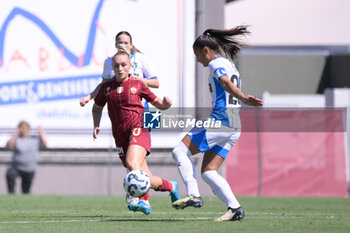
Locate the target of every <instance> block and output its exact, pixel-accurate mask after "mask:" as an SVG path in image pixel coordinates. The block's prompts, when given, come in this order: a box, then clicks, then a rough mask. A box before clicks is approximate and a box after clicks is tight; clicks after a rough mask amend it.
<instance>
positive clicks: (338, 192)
mask: <svg viewBox="0 0 350 233" xmlns="http://www.w3.org/2000/svg"><path fill="white" fill-rule="evenodd" d="M0 2H1V11H0V116H1V121H0V194H6V193H7V188H6V182H5V171H6V167H7V164H8V162H9V161H10V159H11V152H10V151H8V150H6V149H5V148H4V146H5V143H6V141H7V139H8V138H9V137H10V135H11V134H12V133H13V132H14V131H15V128H16V125H17V123H18V121H20V120H27V121H29V122H30V123H31V124H32V126H33V127H35V126H36V125H41V126H43V128H44V129H45V130H46V132H47V134H48V141H49V146H48V149H46V150H44V151H42V152H41V153H40V157H39V167H38V170H37V173H36V177H35V180H34V184H33V188H32V193H33V194H86V195H94V194H102V195H111V194H113V195H115V194H123V193H124V191H123V189H122V177H123V176H124V175H125V168H123V167H122V165H121V163H120V162H119V159H118V158H117V153H116V151H115V150H114V142H113V139H112V136H111V132H110V130H109V119H108V117H107V115H104V118H103V119H102V123H103V125H102V127H103V129H102V132H101V136H100V138H98V140H96V141H93V140H92V136H91V135H92V117H91V107H92V102H90V103H89V104H88V105H87V106H86V107H84V108H81V107H80V106H79V98H80V97H82V96H85V95H86V94H88V93H90V92H91V91H92V90H93V89H94V87H95V86H96V85H97V84H98V83H99V82H100V74H101V72H102V65H103V60H104V59H105V58H106V57H107V56H111V55H113V53H114V52H115V48H114V37H115V34H116V33H118V32H119V31H121V30H127V31H129V32H130V33H131V35H132V36H133V43H134V44H135V46H136V47H137V48H139V49H140V50H141V51H142V52H144V53H145V54H146V55H147V56H148V57H149V58H150V60H151V62H152V65H154V66H155V69H156V70H157V71H158V74H159V75H158V76H159V80H160V88H159V89H157V90H154V92H155V93H156V94H157V95H159V96H163V95H167V96H169V97H170V98H172V99H173V102H174V107H178V109H179V114H183V113H184V112H182V111H185V110H186V109H188V108H202V107H204V108H205V107H208V106H210V102H209V101H210V100H209V98H208V96H209V94H208V90H207V82H206V79H207V73H206V72H207V71H206V70H205V69H204V68H203V67H202V66H201V65H198V64H196V63H195V58H194V55H193V52H192V47H191V46H192V43H193V41H194V39H195V38H196V36H197V35H199V34H200V33H201V32H203V31H204V30H205V29H207V28H230V27H234V26H237V25H240V24H246V25H250V30H251V36H249V37H247V38H246V39H247V42H248V44H249V45H250V47H249V48H246V49H244V50H242V53H241V55H240V56H239V58H238V60H237V61H236V62H237V63H236V64H237V67H238V69H239V71H240V73H241V77H242V84H243V85H242V89H243V91H244V92H245V93H247V94H248V93H249V94H253V95H256V96H258V97H261V98H263V100H264V107H263V108H262V109H259V110H255V109H254V110H252V109H245V108H243V110H242V112H241V116H242V121H243V127H244V128H243V132H242V137H241V139H240V140H239V142H238V144H237V145H236V146H235V148H234V149H233V150H232V151H231V155H230V157H229V159H228V160H227V162H226V166H225V167H223V168H222V170H221V171H220V172H221V173H222V174H224V175H225V176H226V177H227V179H228V180H229V182H230V184H231V186H232V188H233V190H234V192H235V193H236V194H238V195H249V196H339V197H344V196H348V192H349V188H348V187H349V180H350V178H349V176H350V175H349V174H350V158H349V151H350V150H349V145H350V136H349V134H348V132H349V129H350V128H349V125H350V124H349V122H350V117H349V116H350V114H349V113H350V89H349V88H350V69H349V66H350V31H349V30H348V29H347V27H348V22H349V21H350V15H349V14H348V12H349V10H350V2H349V1H347V0H334V1H327V0H321V1H319V0H309V1H307V2H306V1H302V0H295V1H290V0H285V1H280V0H264V1H261V0H234V1H224V0H215V1H212V0H186V1H185V0H167V1H164V0H89V1H83V0H76V1H68V0H61V1H44V0H31V1H25V0H14V1H4V0H0ZM62 12H64V17H62ZM77 16H78V17H77ZM181 109H182V110H181ZM183 135H184V133H182V132H162V131H157V130H154V132H152V145H153V153H152V156H150V157H149V158H148V161H149V163H150V166H151V169H152V171H153V172H154V173H155V174H158V175H160V176H162V177H164V178H167V179H173V178H175V179H177V180H179V181H180V177H179V175H178V172H177V168H176V165H175V163H174V162H173V160H172V157H171V149H172V148H173V147H174V146H175V145H176V144H177V143H178V142H179V141H180V139H181V138H182V137H183ZM194 160H195V162H196V166H197V168H198V169H197V171H199V170H200V169H199V167H200V162H201V156H198V155H197V156H195V157H194ZM198 177H200V176H198ZM180 183H181V182H180ZM199 183H200V189H201V192H202V194H203V195H212V193H211V191H210V189H209V187H208V186H207V185H206V184H205V183H204V182H203V181H202V180H201V179H200V178H199ZM180 190H181V191H180V193H181V194H182V195H184V194H185V191H184V186H183V185H182V184H181V185H180Z"/></svg>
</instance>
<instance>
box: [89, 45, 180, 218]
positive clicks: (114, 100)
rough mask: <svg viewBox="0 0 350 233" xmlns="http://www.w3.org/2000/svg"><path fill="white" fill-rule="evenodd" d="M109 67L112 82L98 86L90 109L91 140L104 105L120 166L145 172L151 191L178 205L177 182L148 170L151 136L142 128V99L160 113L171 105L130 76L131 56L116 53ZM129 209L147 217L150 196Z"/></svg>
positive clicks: (167, 100) (97, 127)
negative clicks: (91, 120)
mask: <svg viewBox="0 0 350 233" xmlns="http://www.w3.org/2000/svg"><path fill="white" fill-rule="evenodd" d="M112 67H113V70H114V73H115V78H114V79H112V80H111V81H108V82H104V83H103V84H102V85H101V87H100V88H99V92H98V94H97V96H96V97H95V104H94V106H93V108H92V115H93V121H94V131H93V137H94V139H96V138H97V134H98V133H99V131H100V128H99V126H100V121H101V116H102V110H103V108H104V106H105V104H106V103H107V106H108V115H109V118H110V120H111V123H112V132H113V137H114V139H115V143H116V147H117V149H118V152H119V157H120V159H121V160H122V162H123V165H124V166H125V167H127V168H128V169H129V170H130V171H133V170H143V171H145V172H146V173H147V174H148V175H149V176H150V179H151V188H152V189H154V190H155V191H162V192H166V191H167V192H170V196H171V201H172V202H174V201H177V200H179V199H180V195H179V193H178V184H177V182H176V181H175V180H174V181H171V182H169V181H167V180H164V179H162V178H160V177H158V176H153V175H152V173H151V171H150V170H149V168H148V165H147V162H146V156H147V155H148V154H149V153H150V152H151V136H150V131H149V129H146V128H143V113H144V111H145V109H144V106H143V104H142V102H141V99H142V98H143V99H146V100H147V101H148V102H150V103H151V104H152V105H153V106H155V107H156V108H158V109H160V110H165V109H168V108H169V107H170V106H171V104H172V102H171V100H170V99H169V98H167V97H164V98H163V99H160V98H158V97H157V96H156V95H154V94H153V93H152V92H151V91H150V90H149V88H148V87H147V86H146V85H145V83H144V82H142V81H141V80H140V79H137V78H134V76H133V75H130V74H129V70H130V68H131V62H130V55H129V54H128V52H126V51H123V49H119V50H118V52H117V53H116V55H114V56H113V58H112ZM128 208H129V210H132V211H141V212H143V213H145V214H150V213H151V212H152V208H151V205H150V204H149V194H148V193H147V194H146V195H145V196H143V197H140V199H139V201H138V203H130V204H129V205H128Z"/></svg>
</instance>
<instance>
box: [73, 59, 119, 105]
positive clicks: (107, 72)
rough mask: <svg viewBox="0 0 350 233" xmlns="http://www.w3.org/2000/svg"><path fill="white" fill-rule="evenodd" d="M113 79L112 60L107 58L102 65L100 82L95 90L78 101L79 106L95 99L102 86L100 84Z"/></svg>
mask: <svg viewBox="0 0 350 233" xmlns="http://www.w3.org/2000/svg"><path fill="white" fill-rule="evenodd" d="M113 77H114V72H113V70H112V58H110V57H109V58H107V59H106V60H105V61H104V64H103V73H102V81H101V83H100V84H99V85H97V87H96V88H95V90H93V91H92V92H91V93H90V94H89V95H87V96H84V97H83V98H81V99H80V101H79V102H80V106H82V107H84V106H85V105H86V104H87V103H88V102H89V101H90V100H92V99H95V97H96V96H97V94H98V91H99V90H100V87H101V85H102V83H104V82H105V81H108V80H111V79H112V78H113Z"/></svg>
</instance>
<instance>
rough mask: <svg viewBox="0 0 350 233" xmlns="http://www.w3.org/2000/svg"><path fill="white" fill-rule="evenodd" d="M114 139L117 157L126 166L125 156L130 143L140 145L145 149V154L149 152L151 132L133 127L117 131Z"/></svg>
mask: <svg viewBox="0 0 350 233" xmlns="http://www.w3.org/2000/svg"><path fill="white" fill-rule="evenodd" d="M114 139H115V145H116V146H117V152H118V154H119V158H120V160H121V161H122V163H123V165H124V167H126V163H125V158H126V154H127V151H128V147H129V146H130V145H139V146H142V147H143V148H145V150H146V151H147V155H149V154H150V153H151V134H150V132H149V129H144V128H135V129H133V130H131V131H127V132H122V133H120V132H118V134H117V135H115V136H114Z"/></svg>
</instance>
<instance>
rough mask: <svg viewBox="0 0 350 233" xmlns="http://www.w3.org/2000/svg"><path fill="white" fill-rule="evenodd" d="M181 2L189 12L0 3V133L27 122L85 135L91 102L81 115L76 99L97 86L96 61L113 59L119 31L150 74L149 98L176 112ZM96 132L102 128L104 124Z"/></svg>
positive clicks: (94, 0)
mask: <svg viewBox="0 0 350 233" xmlns="http://www.w3.org/2000/svg"><path fill="white" fill-rule="evenodd" d="M189 2H191V4H192V5H194V4H193V1H186V3H185V2H184V1H182V0H166V1H164V0H75V1H69V0H59V1H58V0H53V1H45V0H31V1H27V0H12V1H4V0H1V11H0V116H1V121H0V128H15V127H16V125H17V123H18V121H20V120H27V121H29V122H30V123H31V124H32V125H39V124H40V125H41V126H43V127H44V128H46V129H62V128H63V129H91V128H92V117H91V107H92V104H93V101H91V102H90V103H89V104H88V105H87V106H86V107H84V108H82V107H80V105H79V99H80V98H81V97H82V96H85V95H87V94H89V93H90V92H91V91H92V90H93V89H94V88H95V87H96V85H97V84H98V83H100V82H101V73H102V69H103V62H104V59H105V58H107V57H108V56H112V55H113V54H114V53H115V51H116V49H115V45H114V41H115V35H116V34H117V33H118V32H119V31H122V30H125V31H128V32H130V34H131V35H132V37H133V44H134V45H135V46H136V47H137V48H138V49H140V50H141V51H142V52H143V53H144V54H145V55H146V56H148V57H149V59H150V60H151V63H152V65H153V66H154V68H155V70H156V71H157V73H158V78H159V81H160V84H161V86H160V88H159V89H157V90H155V89H153V91H154V92H155V93H156V94H157V95H159V96H164V95H167V96H169V97H170V98H172V99H173V102H174V106H176V105H177V102H178V101H177V100H178V98H180V97H179V96H178V93H179V91H178V89H179V79H181V78H183V77H180V74H181V66H182V65H181V64H183V56H182V55H183V52H182V48H183V47H184V43H186V42H184V41H183V39H184V31H183V30H184V27H183V25H184V19H183V17H184V12H188V11H184V4H189ZM190 14H192V15H194V10H193V12H191V11H190ZM193 18H194V16H193ZM187 24H190V25H193V24H194V20H193V22H192V19H191V21H188V22H187ZM193 33H194V32H193ZM192 38H193V35H192V37H191V39H192ZM192 42H193V41H191V42H190V43H192ZM190 75H192V76H193V77H194V74H193V73H190ZM105 117H107V116H106V115H105ZM101 126H102V127H109V120H107V119H103V120H102V122H101Z"/></svg>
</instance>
